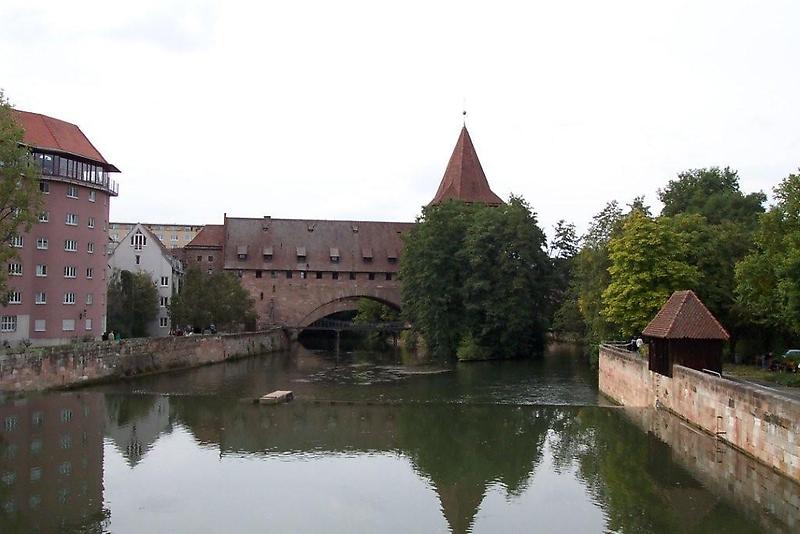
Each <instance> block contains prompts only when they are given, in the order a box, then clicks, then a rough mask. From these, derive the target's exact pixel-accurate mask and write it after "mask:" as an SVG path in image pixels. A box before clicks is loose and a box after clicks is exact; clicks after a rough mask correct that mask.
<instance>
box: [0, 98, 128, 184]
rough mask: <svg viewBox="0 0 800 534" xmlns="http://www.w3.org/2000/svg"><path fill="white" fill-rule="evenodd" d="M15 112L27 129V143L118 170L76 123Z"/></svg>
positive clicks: (17, 119)
mask: <svg viewBox="0 0 800 534" xmlns="http://www.w3.org/2000/svg"><path fill="white" fill-rule="evenodd" d="M13 113H14V120H15V121H16V122H17V124H19V125H20V126H21V127H22V129H23V130H25V135H24V136H23V140H22V141H23V143H25V144H26V145H28V146H30V147H33V148H40V149H42V150H51V151H54V152H60V153H64V154H70V155H74V156H80V157H82V158H86V159H89V160H92V161H95V162H97V163H101V164H103V165H104V166H105V167H106V168H107V169H108V170H109V171H115V172H117V171H118V169H117V168H116V167H115V166H114V165H112V164H110V163H109V162H107V161H106V160H105V158H104V157H103V155H102V154H100V152H99V151H98V150H97V149H96V148H95V147H94V145H93V144H92V143H91V141H89V139H88V138H87V137H86V136H85V135H84V134H83V132H82V131H81V129H80V128H78V127H77V126H76V125H74V124H72V123H69V122H65V121H62V120H59V119H54V118H53V117H48V116H47V115H41V114H39V113H31V112H29V111H19V110H16V109H15V110H13Z"/></svg>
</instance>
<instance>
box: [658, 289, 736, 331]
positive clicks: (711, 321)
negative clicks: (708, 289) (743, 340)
mask: <svg viewBox="0 0 800 534" xmlns="http://www.w3.org/2000/svg"><path fill="white" fill-rule="evenodd" d="M642 334H644V335H645V336H649V337H656V338H662V339H720V340H724V341H727V340H728V338H729V337H730V336H729V335H728V332H726V331H725V329H724V328H723V327H722V325H721V324H719V321H717V319H716V318H715V317H714V316H713V315H712V314H711V312H710V311H708V308H706V307H705V305H704V304H703V303H702V302H701V301H700V299H699V298H697V295H695V294H694V291H691V290H686V291H676V292H675V293H673V294H672V296H671V297H670V298H669V300H667V302H666V304H664V306H662V307H661V309H660V310H659V312H658V313H657V314H656V316H655V317H654V318H653V320H652V321H650V324H648V325H647V327H645V329H644V331H643V332H642Z"/></svg>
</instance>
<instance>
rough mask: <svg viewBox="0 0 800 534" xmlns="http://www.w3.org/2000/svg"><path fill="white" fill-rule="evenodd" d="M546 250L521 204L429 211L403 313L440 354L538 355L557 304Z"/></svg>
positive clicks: (410, 249)
mask: <svg viewBox="0 0 800 534" xmlns="http://www.w3.org/2000/svg"><path fill="white" fill-rule="evenodd" d="M545 245H546V241H545V236H544V233H543V232H542V230H541V229H540V228H539V226H538V224H537V222H536V217H535V215H534V214H533V213H532V211H531V209H530V207H529V206H528V204H527V203H526V202H525V201H524V200H523V199H521V198H518V197H511V199H510V200H509V202H508V203H507V204H504V205H502V206H499V207H496V208H490V207H486V206H480V205H467V204H463V203H460V202H457V201H452V202H445V203H442V204H440V205H435V206H429V207H427V208H425V209H424V210H423V214H422V216H421V217H420V218H419V219H418V224H417V225H416V226H415V228H414V229H413V230H412V231H411V232H410V233H409V234H408V236H407V238H406V246H405V252H404V257H403V262H402V265H401V277H402V279H403V313H404V314H405V316H406V317H407V318H408V319H409V320H410V321H411V323H412V324H413V325H414V326H415V328H416V329H418V330H419V332H420V333H421V334H422V335H423V337H424V338H425V340H426V341H427V343H428V346H429V347H430V348H431V350H432V351H433V352H434V353H437V354H441V355H446V356H452V355H454V354H456V353H457V352H459V353H460V354H461V355H465V354H467V353H469V354H470V355H473V356H474V355H478V356H480V357H489V356H494V357H496V356H520V355H528V354H531V353H532V352H533V351H536V350H538V349H539V348H541V346H542V345H543V343H544V330H545V327H546V324H547V316H548V311H549V304H550V303H549V301H548V294H549V291H550V287H551V284H552V268H551V264H550V261H549V258H548V257H547V254H546V253H545ZM459 347H461V350H459Z"/></svg>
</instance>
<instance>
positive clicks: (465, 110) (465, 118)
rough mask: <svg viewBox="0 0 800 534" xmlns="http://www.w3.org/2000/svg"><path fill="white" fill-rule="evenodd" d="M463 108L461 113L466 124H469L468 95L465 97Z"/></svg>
mask: <svg viewBox="0 0 800 534" xmlns="http://www.w3.org/2000/svg"><path fill="white" fill-rule="evenodd" d="M461 109H462V110H463V111H462V112H461V115H462V116H463V121H464V126H465V127H466V126H467V97H464V105H463V106H462V107H461Z"/></svg>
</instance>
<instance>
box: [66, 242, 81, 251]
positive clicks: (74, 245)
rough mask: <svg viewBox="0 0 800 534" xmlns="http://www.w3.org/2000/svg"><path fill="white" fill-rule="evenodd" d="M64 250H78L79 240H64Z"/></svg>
mask: <svg viewBox="0 0 800 534" xmlns="http://www.w3.org/2000/svg"><path fill="white" fill-rule="evenodd" d="M64 250H66V251H67V252H78V242H77V241H75V240H74V239H67V240H66V241H64Z"/></svg>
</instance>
